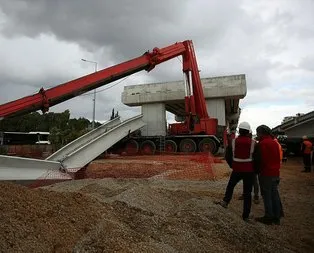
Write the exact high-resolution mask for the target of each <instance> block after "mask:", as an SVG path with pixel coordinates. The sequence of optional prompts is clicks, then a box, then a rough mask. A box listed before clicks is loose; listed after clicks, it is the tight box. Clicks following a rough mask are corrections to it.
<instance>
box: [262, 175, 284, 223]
mask: <svg viewBox="0 0 314 253" xmlns="http://www.w3.org/2000/svg"><path fill="white" fill-rule="evenodd" d="M259 179H260V186H261V193H262V196H263V201H264V209H265V217H267V218H275V219H280V217H281V216H282V214H283V211H282V204H281V200H280V196H279V191H278V185H279V177H265V176H260V177H259Z"/></svg>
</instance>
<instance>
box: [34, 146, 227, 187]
mask: <svg viewBox="0 0 314 253" xmlns="http://www.w3.org/2000/svg"><path fill="white" fill-rule="evenodd" d="M221 163H223V161H222V157H216V156H213V155H212V154H211V153H169V152H167V153H166V152H162V153H159V154H157V155H115V154H105V155H104V156H102V157H99V158H98V159H95V160H94V161H92V162H91V163H90V164H88V165H86V166H85V167H83V168H81V169H80V170H78V171H73V172H71V170H69V171H68V173H70V175H71V177H72V180H81V179H87V178H89V179H103V178H117V179H135V178H141V179H159V180H160V179H164V180H214V179H215V176H216V175H215V171H214V167H215V164H221ZM61 181H64V179H62V178H58V176H57V175H56V173H54V172H53V171H50V172H49V171H48V172H47V173H46V174H45V175H42V176H41V177H40V178H38V180H36V181H35V182H33V183H32V184H31V185H30V187H32V188H35V187H40V186H44V185H47V184H52V183H56V182H61Z"/></svg>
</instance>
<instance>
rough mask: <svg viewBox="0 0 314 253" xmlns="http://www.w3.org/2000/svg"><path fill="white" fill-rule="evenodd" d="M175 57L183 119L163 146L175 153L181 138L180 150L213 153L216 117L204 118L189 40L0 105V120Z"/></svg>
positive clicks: (170, 130)
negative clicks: (178, 60) (180, 81)
mask: <svg viewBox="0 0 314 253" xmlns="http://www.w3.org/2000/svg"><path fill="white" fill-rule="evenodd" d="M177 56H182V60H183V61H182V62H183V69H182V70H183V72H184V76H185V91H186V94H185V98H184V101H185V115H184V116H185V118H184V121H182V122H177V123H172V124H169V128H168V135H167V136H168V137H169V138H168V137H167V138H168V141H169V142H168V143H166V144H165V145H168V146H169V145H170V146H169V147H171V149H172V150H176V147H177V144H179V142H178V141H179V139H180V138H182V137H183V138H185V139H182V140H181V141H180V144H179V146H180V150H181V151H183V152H194V151H195V150H196V144H197V145H198V149H199V150H200V151H202V152H204V151H210V152H212V153H215V152H217V150H218V148H219V145H220V142H219V140H218V139H217V137H216V134H217V127H218V120H217V119H216V118H211V117H209V115H208V112H207V107H206V100H205V97H204V92H203V87H202V83H201V79H200V75H199V70H198V66H197V60H196V56H195V52H194V48H193V43H192V41H191V40H185V41H183V42H177V43H175V44H172V45H170V46H167V47H163V48H160V49H159V48H154V49H153V50H152V51H151V52H150V51H147V52H146V53H144V54H143V55H142V56H139V57H136V58H133V59H131V60H129V61H126V62H123V63H120V64H117V65H115V66H112V67H109V68H106V69H103V70H100V71H97V72H94V73H92V74H89V75H86V76H83V77H80V78H78V79H75V80H72V81H69V82H66V83H63V84H60V85H58V86H55V87H53V88H50V89H47V90H44V88H41V89H40V91H39V92H38V93H36V94H33V95H31V96H26V97H23V98H20V99H18V100H15V101H12V102H8V103H6V104H2V105H0V120H1V119H2V118H6V117H13V116H18V115H23V114H26V113H29V112H33V111H37V110H42V112H43V113H44V112H47V111H48V110H49V107H51V106H54V105H57V104H59V103H62V102H64V101H66V100H69V99H71V98H73V97H76V96H79V95H81V94H83V93H85V92H88V91H90V90H93V89H96V88H99V87H101V86H103V85H106V84H108V83H110V82H113V81H116V80H118V79H121V78H123V77H126V76H129V75H131V74H134V73H136V72H139V71H142V70H146V71H148V72H149V71H151V70H152V69H153V68H154V67H155V66H156V65H158V64H161V63H163V62H165V61H168V60H170V59H173V58H175V57H177ZM185 136H190V138H186V137H185ZM191 138H192V139H191ZM193 138H194V139H193ZM152 140H153V139H152ZM152 140H149V143H148V144H149V145H152V146H151V148H152V150H153V146H154V145H155V143H154V142H152ZM143 143H145V142H143ZM156 143H157V142H156ZM146 144H147V143H146ZM146 144H145V145H146ZM143 145H144V144H143ZM158 145H159V144H158Z"/></svg>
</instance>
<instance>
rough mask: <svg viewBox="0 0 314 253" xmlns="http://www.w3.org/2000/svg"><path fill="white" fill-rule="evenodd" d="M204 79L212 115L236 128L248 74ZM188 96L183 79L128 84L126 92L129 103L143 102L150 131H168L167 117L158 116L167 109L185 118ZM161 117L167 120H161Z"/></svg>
mask: <svg viewBox="0 0 314 253" xmlns="http://www.w3.org/2000/svg"><path fill="white" fill-rule="evenodd" d="M201 80H202V85H203V91H204V96H205V98H206V105H207V110H208V113H209V116H210V117H214V118H217V119H218V124H219V125H220V126H221V127H226V126H229V128H231V127H232V128H236V126H237V124H238V119H239V116H240V108H239V100H240V99H242V98H244V97H245V95H246V80H245V75H232V76H221V77H212V78H203V79H201ZM184 97H185V89H184V83H183V81H177V82H164V83H152V84H142V85H132V86H125V87H124V91H123V92H122V102H123V103H124V104H125V105H128V106H142V113H143V115H144V116H143V120H144V121H145V122H147V125H146V126H145V127H144V129H143V131H144V133H145V134H146V135H158V134H162V135H163V134H166V127H165V126H166V117H165V116H158V115H165V112H163V110H164V111H169V112H171V113H173V114H174V115H176V116H177V117H176V119H178V120H182V116H184V115H185V107H184ZM161 104H163V105H164V106H162V105H161ZM148 105H150V106H148ZM157 114H158V115H157ZM159 120H162V121H165V122H162V123H158V121H159Z"/></svg>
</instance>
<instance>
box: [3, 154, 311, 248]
mask: <svg viewBox="0 0 314 253" xmlns="http://www.w3.org/2000/svg"><path fill="white" fill-rule="evenodd" d="M128 159H129V160H127V159H124V160H123V159H122V160H121V159H113V160H110V161H105V160H99V161H96V162H94V163H93V164H91V166H90V167H89V169H88V171H87V174H89V175H94V177H96V178H100V177H109V176H110V178H104V179H84V180H76V181H69V182H63V183H58V184H54V185H51V186H47V187H43V188H40V189H29V188H26V187H24V186H19V185H14V184H7V183H1V184H0V209H1V211H0V220H1V223H0V252H313V249H314V219H313V217H312V215H313V211H314V207H313V206H314V205H313V204H314V198H313V190H314V173H313V172H312V173H301V172H300V171H301V170H302V164H301V162H300V161H299V160H298V159H290V160H288V162H287V163H286V164H284V165H283V168H282V175H281V176H282V180H281V183H280V193H281V197H282V202H283V205H284V210H285V218H284V219H283V220H282V224H281V225H280V226H276V225H272V226H266V225H263V224H259V223H256V222H251V223H245V222H243V221H242V219H241V209H242V201H240V200H237V197H238V196H239V195H240V193H241V188H242V185H239V186H237V188H236V192H235V196H234V200H233V201H232V202H231V203H230V206H229V208H228V209H224V208H222V207H220V206H217V205H215V204H214V203H213V201H214V200H217V199H221V198H222V197H223V193H224V189H225V186H226V183H227V179H228V178H227V176H228V173H229V172H230V171H229V169H228V168H227V166H226V164H225V163H220V164H215V165H214V166H213V167H212V168H211V169H210V170H209V169H208V166H205V167H204V166H197V165H196V164H198V163H200V161H196V160H193V159H186V163H184V162H183V161H182V159H181V160H180V161H179V160H178V159H173V161H172V162H170V160H171V159H170V160H167V159H163V158H158V159H159V160H158V159H157V160H156V158H152V157H151V158H147V157H143V158H138V159H133V160H132V159H131V160H132V161H130V158H128ZM163 160H167V161H163ZM183 160H184V159H183ZM138 163H141V164H142V165H141V166H136V164H138ZM160 163H162V164H163V165H161V164H160ZM99 164H100V165H99ZM108 164H110V166H109V165H108ZM112 164H116V165H115V166H113V165H112ZM143 164H144V166H143ZM158 166H159V167H158ZM115 168H116V169H115ZM140 168H141V169H142V170H143V171H142V173H140V171H139V170H140ZM158 168H159V169H160V170H158ZM193 168H194V171H195V173H193ZM118 172H119V173H118ZM143 174H144V175H145V176H142V175H143ZM119 175H120V176H119ZM135 175H136V176H135ZM252 214H253V215H254V216H262V215H263V205H262V203H260V204H257V205H256V204H254V206H253V211H252Z"/></svg>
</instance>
